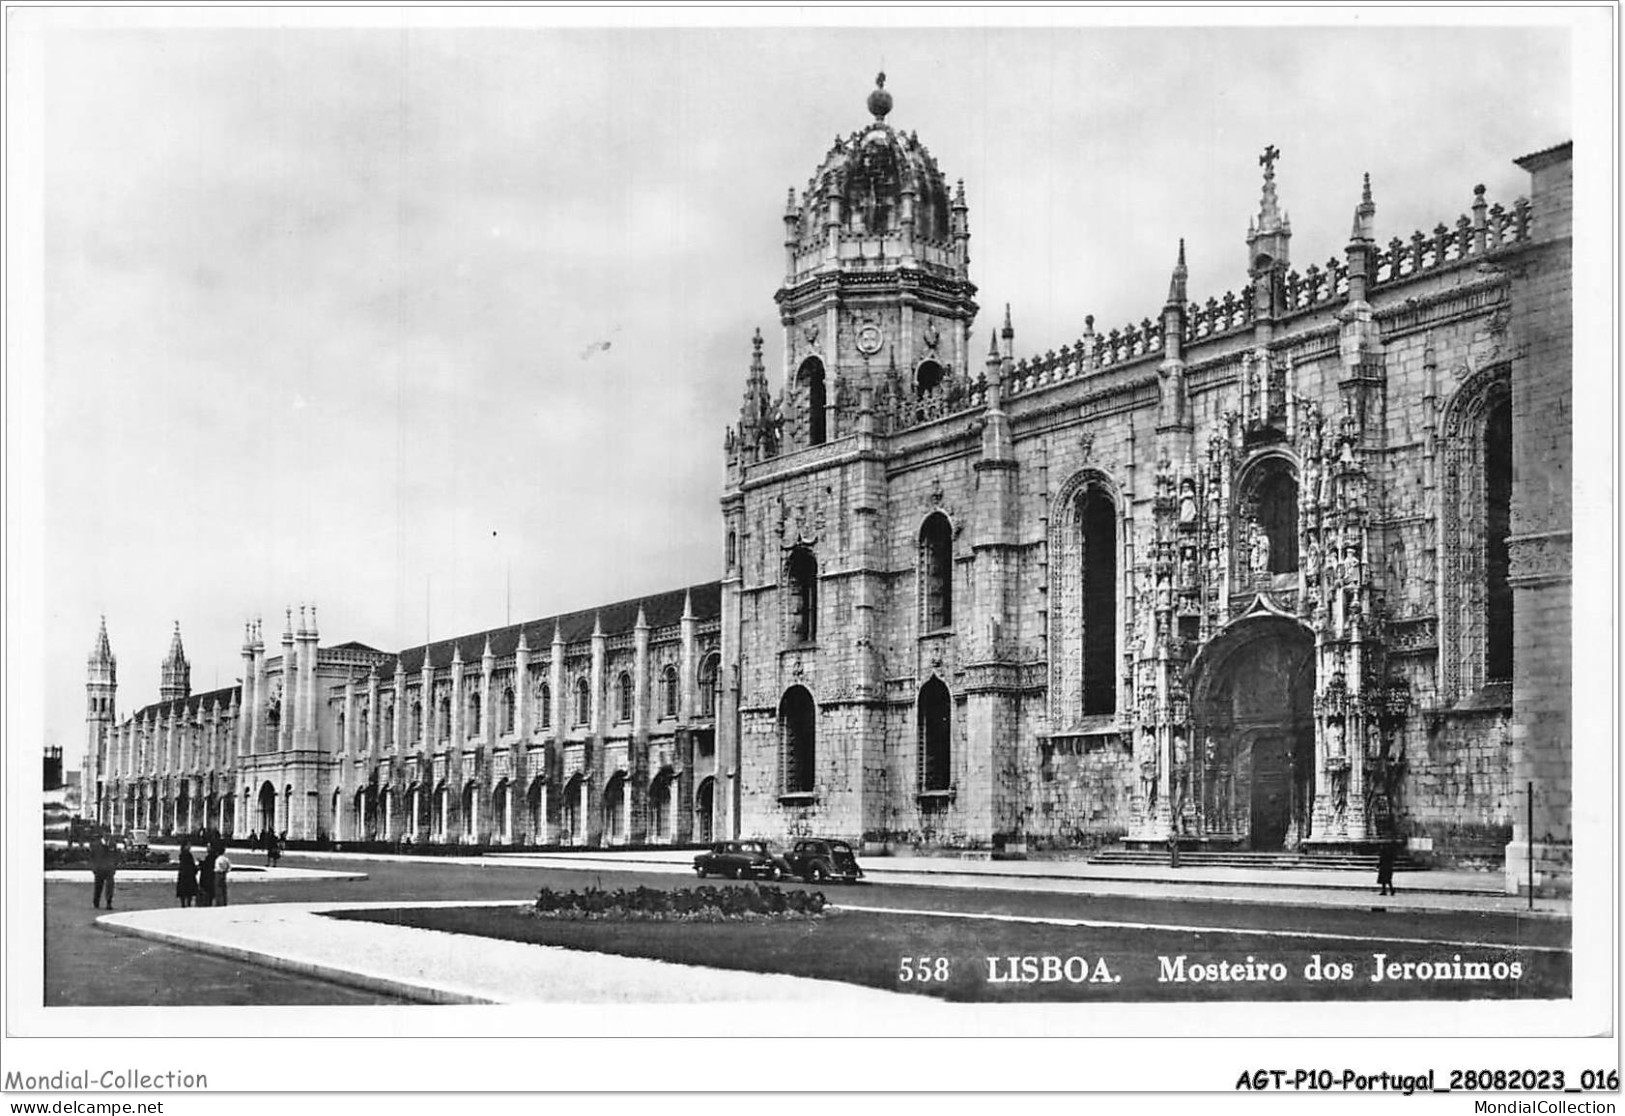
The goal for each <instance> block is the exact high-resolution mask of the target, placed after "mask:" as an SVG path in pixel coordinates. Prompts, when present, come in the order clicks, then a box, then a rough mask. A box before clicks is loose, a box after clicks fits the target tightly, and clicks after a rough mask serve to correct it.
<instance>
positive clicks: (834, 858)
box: [784, 837, 863, 883]
mask: <svg viewBox="0 0 1625 1116" xmlns="http://www.w3.org/2000/svg"><path fill="white" fill-rule="evenodd" d="M784 859H785V862H786V863H787V864H788V865H789V866H790V872H791V874H793V875H797V876H800V877H801V878H802V879H804V880H806V881H807V882H808V883H823V882H824V881H825V880H843V881H845V882H847V883H854V882H856V881H858V880H861V879H863V869H862V868H859V867H858V858H857V856H856V855H854V854H853V852H852V846H851V845H849V844H847V843H846V842H845V841H837V840H833V839H831V838H827V837H808V838H804V839H802V840H800V841H797V842H796V844H795V848H793V849H791V850H790V851H789V852H788V853H786V854H785V856H784Z"/></svg>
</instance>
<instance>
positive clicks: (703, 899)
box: [527, 886, 829, 922]
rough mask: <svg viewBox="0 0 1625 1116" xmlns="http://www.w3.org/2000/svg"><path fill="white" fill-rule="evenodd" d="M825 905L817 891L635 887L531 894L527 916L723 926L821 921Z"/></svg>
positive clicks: (548, 890) (826, 903) (769, 888)
mask: <svg viewBox="0 0 1625 1116" xmlns="http://www.w3.org/2000/svg"><path fill="white" fill-rule="evenodd" d="M828 906H829V901H828V900H827V899H825V898H824V893H823V892H822V891H811V892H808V891H785V890H784V889H783V888H777V887H762V886H757V887H703V886H702V887H692V888H690V887H685V888H681V889H678V890H675V891H663V890H661V889H659V888H653V887H640V888H638V889H637V890H636V891H627V890H626V889H624V888H617V889H616V890H614V891H602V890H600V889H598V888H588V889H587V890H586V891H564V892H560V891H554V890H553V889H552V888H547V887H544V888H542V890H541V891H539V892H537V893H536V905H535V906H534V907H533V908H532V909H531V910H530V911H528V912H527V913H529V914H531V915H532V916H534V917H536V918H553V919H567V920H583V919H586V920H614V921H625V922H728V921H733V920H740V919H804V918H822V917H823V916H824V911H825V908H827V907H828Z"/></svg>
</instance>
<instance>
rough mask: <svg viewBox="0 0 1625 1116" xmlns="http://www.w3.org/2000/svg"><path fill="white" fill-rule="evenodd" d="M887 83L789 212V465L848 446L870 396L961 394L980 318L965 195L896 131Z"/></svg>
mask: <svg viewBox="0 0 1625 1116" xmlns="http://www.w3.org/2000/svg"><path fill="white" fill-rule="evenodd" d="M892 104H893V102H892V95H891V94H890V93H889V92H887V90H886V75H885V74H880V75H879V76H878V77H877V78H876V79H875V88H874V90H873V91H872V92H871V93H870V94H869V99H868V109H869V114H870V116H871V118H872V119H871V120H870V122H869V123H867V124H865V125H864V126H863V127H862V128H860V129H858V130H857V131H855V132H853V133H852V134H851V135H850V136H847V137H846V138H844V139H843V138H840V137H837V138H836V140H835V144H834V146H833V147H831V148H830V150H829V152H828V154H826V155H825V156H824V160H823V162H822V163H821V164H820V165H819V167H818V169H817V171H816V172H814V174H813V176H812V178H811V179H809V180H808V183H807V186H806V189H805V190H803V191H802V192H801V194H800V196H799V198H798V196H797V194H796V191H795V190H794V189H793V188H792V189H791V190H790V194H789V198H788V201H787V203H786V206H785V212H784V253H785V275H784V284H783V286H782V287H780V288H779V291H778V293H777V294H776V295H775V296H774V297H775V300H776V301H777V302H778V305H779V321H780V323H781V325H782V326H783V328H784V359H785V369H784V372H785V389H784V400H785V402H784V406H783V415H782V418H783V430H782V439H783V447H782V452H793V451H795V450H798V449H805V448H807V447H809V446H815V445H822V444H823V443H825V442H828V441H832V440H834V439H836V438H839V437H843V436H846V435H848V434H852V433H854V432H855V431H856V428H857V423H858V418H857V416H858V410H859V399H860V396H861V395H862V393H863V392H864V391H865V390H867V391H870V392H872V393H873V397H874V399H875V401H876V403H877V405H878V407H879V409H881V410H885V409H886V407H885V404H886V403H887V402H888V401H898V400H902V399H907V398H910V397H923V396H927V395H930V394H931V393H933V392H938V391H942V392H946V391H948V390H950V389H953V388H955V387H956V386H963V385H964V384H965V383H967V382H968V380H969V378H970V353H969V352H968V350H967V343H968V336H969V333H970V327H971V323H972V322H973V321H974V320H975V317H976V310H977V307H976V303H975V301H974V296H975V294H976V286H975V284H973V283H972V282H971V281H970V277H969V276H970V271H969V269H970V227H969V224H968V221H967V218H966V212H967V207H966V205H965V188H964V184H963V183H960V184H958V185H957V186H955V187H954V188H953V189H952V190H950V188H949V186H948V183H947V180H946V179H944V177H943V175H942V172H941V170H939V169H938V167H937V163H936V160H935V159H934V158H932V156H931V153H930V151H928V150H927V149H926V147H925V145H924V144H922V143H921V142H920V141H919V137H918V136H916V135H915V134H914V133H913V132H908V133H904V132H902V131H900V130H898V129H897V128H895V127H893V126H892V125H891V124H890V123H889V122H888V119H887V118H888V117H889V116H890V115H891V111H892Z"/></svg>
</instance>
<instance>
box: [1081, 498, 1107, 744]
mask: <svg viewBox="0 0 1625 1116" xmlns="http://www.w3.org/2000/svg"><path fill="white" fill-rule="evenodd" d="M1076 516H1077V531H1078V535H1079V540H1080V543H1081V550H1082V559H1083V562H1082V565H1083V571H1082V572H1083V579H1082V601H1081V604H1082V609H1081V611H1082V614H1083V615H1082V620H1083V625H1082V628H1083V630H1082V639H1083V649H1082V665H1083V713H1084V715H1085V716H1093V715H1099V714H1108V713H1115V712H1117V506H1116V504H1114V503H1113V501H1112V498H1111V496H1110V495H1109V494H1107V492H1106V491H1105V490H1104V489H1102V488H1100V487H1099V486H1097V485H1089V486H1087V487H1085V488H1084V490H1083V491H1082V492H1081V493H1080V494H1079V496H1078V502H1077V511H1076Z"/></svg>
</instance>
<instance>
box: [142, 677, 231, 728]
mask: <svg viewBox="0 0 1625 1116" xmlns="http://www.w3.org/2000/svg"><path fill="white" fill-rule="evenodd" d="M241 690H242V686H241V685H237V686H226V687H223V688H222V689H219V690H209V691H208V692H206V693H201V694H193V695H192V696H191V697H184V698H176V699H175V700H173V701H155V702H153V703H152V704H151V705H144V706H142V707H141V708H140V709H138V710H137V711H136V712H135V715H134V716H135V719H136V720H138V721H142V720H146V718H147V717H148V716H149V715H154V714H156V715H157V717H158V718H159V719H160V720H163V719H165V718H167V717H168V716H169V714H170V713H171V712H181V711H185V712H187V713H196V712H198V711H199V710H201V709H207V708H208V707H209V706H211V705H213V704H214V702H215V700H216V699H219V701H220V706H221V708H225V707H226V706H229V705H230V704H231V703H232V701H233V700H235V699H236V697H237V694H238V693H239V692H240V691H241Z"/></svg>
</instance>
